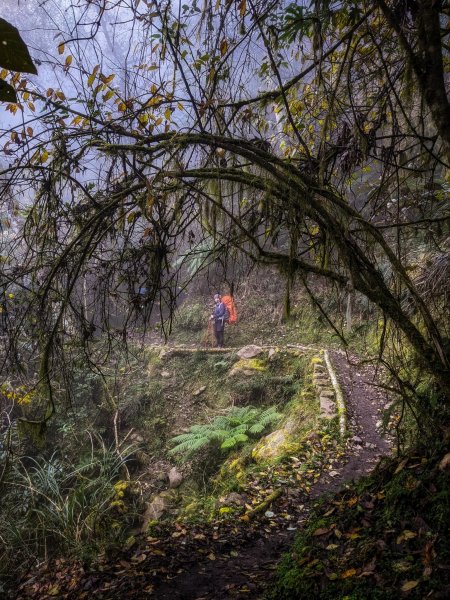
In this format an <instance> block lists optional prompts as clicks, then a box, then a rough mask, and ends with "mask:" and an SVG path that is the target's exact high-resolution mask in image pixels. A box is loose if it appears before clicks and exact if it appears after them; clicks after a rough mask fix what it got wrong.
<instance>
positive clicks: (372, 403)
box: [155, 352, 391, 600]
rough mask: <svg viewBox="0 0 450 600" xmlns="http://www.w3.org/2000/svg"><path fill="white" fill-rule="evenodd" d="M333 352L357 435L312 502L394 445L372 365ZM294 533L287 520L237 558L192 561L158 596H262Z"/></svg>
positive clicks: (199, 599) (163, 599)
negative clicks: (385, 432)
mask: <svg viewBox="0 0 450 600" xmlns="http://www.w3.org/2000/svg"><path fill="white" fill-rule="evenodd" d="M330 354H331V359H332V362H333V365H334V367H335V369H336V371H337V374H338V378H339V383H340V385H341V388H342V391H343V394H344V397H345V402H346V406H347V411H348V428H349V431H350V432H351V434H352V438H351V439H350V440H349V444H348V446H349V447H348V453H347V456H346V458H345V459H344V460H343V461H342V463H341V464H340V465H339V466H337V467H336V468H335V469H334V470H333V471H331V475H330V474H325V475H324V476H322V477H321V478H320V479H319V481H318V482H317V483H316V484H315V485H314V486H313V488H312V489H311V494H310V500H311V499H315V498H318V497H319V496H321V495H322V494H324V493H327V492H330V493H331V492H335V491H337V490H339V489H341V488H342V487H343V486H344V485H345V483H348V482H350V481H351V480H353V479H358V478H359V477H361V476H363V475H365V474H367V473H369V472H370V471H371V470H372V469H373V468H374V466H375V464H376V463H377V462H378V461H379V459H380V457H381V456H383V455H386V454H388V453H389V451H390V448H391V443H390V440H388V439H387V438H386V437H382V436H381V435H380V432H379V428H378V427H377V424H380V419H381V414H380V413H381V411H382V410H383V408H384V405H385V404H386V401H387V398H386V396H385V394H384V393H383V392H381V391H380V388H377V387H376V386H374V385H372V384H371V382H372V381H373V379H374V375H375V369H374V368H373V367H371V366H368V365H366V366H363V367H361V366H358V365H357V364H356V359H355V357H353V359H352V358H350V362H349V361H348V360H347V357H346V355H345V354H344V353H341V352H332V353H330ZM302 500H303V501H304V502H308V500H307V499H306V500H305V499H302ZM311 504H312V503H311V502H310V503H309V505H308V504H301V505H300V506H301V508H300V507H299V508H300V510H298V512H297V514H296V515H295V516H296V517H297V526H301V525H302V523H303V522H304V521H305V520H306V519H307V515H308V512H309V509H310V508H311ZM274 510H276V508H274ZM288 526H289V529H288ZM294 536H295V530H293V527H292V523H290V525H289V522H287V523H286V524H285V527H284V529H281V530H279V531H276V532H274V533H272V535H267V534H266V535H264V533H263V534H262V535H261V536H260V537H258V538H257V539H254V538H253V539H251V540H248V542H247V543H240V545H239V549H238V552H237V554H238V555H237V556H230V555H229V548H226V547H224V548H222V552H221V553H220V554H219V555H218V556H217V558H218V562H216V561H210V560H204V561H202V562H200V563H199V562H194V561H192V565H190V568H189V569H186V570H184V569H185V568H186V565H184V569H183V572H182V573H180V574H179V575H178V576H176V575H175V576H174V577H173V578H172V579H170V581H163V582H161V583H160V585H159V586H157V587H156V588H155V595H156V597H157V598H158V600H169V599H177V600H178V599H179V600H194V599H195V600H225V599H227V600H228V599H232V598H233V599H235V598H247V599H248V598H251V599H254V600H257V599H260V598H262V595H263V593H264V589H266V588H267V585H268V584H269V583H270V580H271V578H272V574H273V572H274V568H275V566H276V563H277V562H278V560H279V558H280V557H281V554H282V553H283V552H285V551H286V550H287V549H288V548H289V546H290V544H291V543H292V541H293V538H294ZM219 552H220V549H219ZM194 559H195V557H194Z"/></svg>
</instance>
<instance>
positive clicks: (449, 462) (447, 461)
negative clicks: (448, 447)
mask: <svg viewBox="0 0 450 600" xmlns="http://www.w3.org/2000/svg"><path fill="white" fill-rule="evenodd" d="M439 469H440V470H441V471H445V469H450V452H449V453H448V454H446V455H445V456H444V458H442V459H441V462H440V463H439Z"/></svg>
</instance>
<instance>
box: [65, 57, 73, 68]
mask: <svg viewBox="0 0 450 600" xmlns="http://www.w3.org/2000/svg"><path fill="white" fill-rule="evenodd" d="M72 60H73V56H72V55H71V54H69V56H67V57H66V67H70V65H71V64H72Z"/></svg>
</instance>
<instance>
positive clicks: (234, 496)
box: [219, 492, 245, 506]
mask: <svg viewBox="0 0 450 600" xmlns="http://www.w3.org/2000/svg"><path fill="white" fill-rule="evenodd" d="M233 504H234V505H235V506H245V498H244V496H242V495H241V494H238V493H237V492H230V493H229V494H227V495H226V496H224V497H223V498H220V500H219V506H230V505H233Z"/></svg>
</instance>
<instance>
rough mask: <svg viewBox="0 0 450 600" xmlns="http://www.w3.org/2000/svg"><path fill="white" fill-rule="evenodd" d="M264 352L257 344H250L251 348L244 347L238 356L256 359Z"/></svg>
mask: <svg viewBox="0 0 450 600" xmlns="http://www.w3.org/2000/svg"><path fill="white" fill-rule="evenodd" d="M262 352H263V349H262V348H261V346H256V345H255V344H250V345H249V346H244V347H243V348H241V349H240V350H239V351H238V353H237V355H238V356H239V358H255V356H258V355H259V354H261V353H262Z"/></svg>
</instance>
